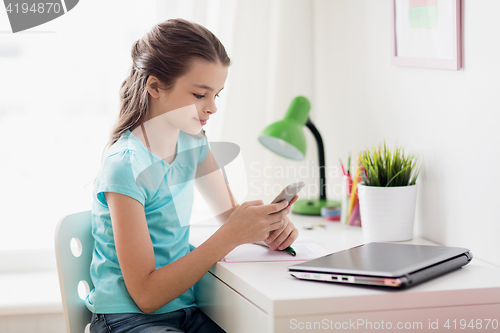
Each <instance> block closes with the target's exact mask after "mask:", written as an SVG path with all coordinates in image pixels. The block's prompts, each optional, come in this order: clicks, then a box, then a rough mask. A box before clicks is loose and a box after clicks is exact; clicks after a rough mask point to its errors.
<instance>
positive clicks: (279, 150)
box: [259, 96, 340, 215]
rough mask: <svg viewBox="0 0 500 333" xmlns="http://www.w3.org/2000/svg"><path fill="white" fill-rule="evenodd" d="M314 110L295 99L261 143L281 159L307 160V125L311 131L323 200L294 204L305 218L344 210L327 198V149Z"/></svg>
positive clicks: (320, 198)
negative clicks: (311, 113) (327, 209)
mask: <svg viewBox="0 0 500 333" xmlns="http://www.w3.org/2000/svg"><path fill="white" fill-rule="evenodd" d="M310 109H311V103H309V100H308V99H307V98H305V97H303V96H298V97H295V98H294V99H293V100H292V103H291V104H290V107H289V108H288V111H287V112H286V115H285V119H283V120H280V121H277V122H275V123H272V124H271V125H269V126H267V127H266V128H265V129H264V130H263V131H262V133H261V134H260V136H259V142H260V143H261V144H262V145H263V146H264V147H266V148H268V149H269V150H271V151H273V152H274V153H276V154H278V155H280V156H283V157H286V158H289V159H292V160H303V159H304V157H305V156H306V149H307V141H306V136H305V135H304V131H303V128H304V125H305V126H307V127H308V128H309V129H310V130H311V132H312V134H313V135H314V138H315V139H316V142H317V144H318V155H319V174H320V179H319V189H320V192H319V193H320V194H319V199H301V200H297V201H296V202H295V204H294V205H293V209H292V212H293V213H295V214H302V215H321V207H324V206H329V207H332V206H337V207H340V202H338V201H332V200H327V199H326V191H325V186H326V177H325V150H324V148H323V140H322V139H321V135H320V134H319V132H318V130H317V129H316V126H314V124H313V123H312V121H311V119H310V118H309V110H310Z"/></svg>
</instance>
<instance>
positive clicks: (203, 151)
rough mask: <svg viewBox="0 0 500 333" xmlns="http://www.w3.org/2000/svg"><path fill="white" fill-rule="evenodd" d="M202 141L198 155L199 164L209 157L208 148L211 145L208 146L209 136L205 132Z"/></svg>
mask: <svg viewBox="0 0 500 333" xmlns="http://www.w3.org/2000/svg"><path fill="white" fill-rule="evenodd" d="M200 141H201V143H200V146H199V148H200V149H199V150H200V153H199V155H198V164H200V163H201V162H202V161H203V160H204V159H205V157H207V154H208V150H209V149H210V147H209V146H208V140H207V136H206V135H205V134H203V137H202V139H201V140H200Z"/></svg>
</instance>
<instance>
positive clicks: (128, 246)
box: [86, 19, 298, 333]
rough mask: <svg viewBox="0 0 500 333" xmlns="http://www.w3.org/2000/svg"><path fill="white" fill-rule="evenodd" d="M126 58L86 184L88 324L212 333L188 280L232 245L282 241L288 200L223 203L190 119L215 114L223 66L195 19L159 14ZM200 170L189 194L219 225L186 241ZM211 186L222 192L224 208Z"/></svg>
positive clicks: (288, 233) (288, 231)
mask: <svg viewBox="0 0 500 333" xmlns="http://www.w3.org/2000/svg"><path fill="white" fill-rule="evenodd" d="M132 59H133V64H132V69H131V72H130V75H129V77H128V78H127V79H126V80H125V81H124V82H123V84H122V88H121V90H120V99H121V105H120V113H119V117H118V120H117V122H116V124H115V126H114V128H113V130H112V132H111V138H110V142H109V143H108V145H107V148H108V149H107V150H106V151H105V155H104V156H103V157H104V158H103V163H102V166H101V169H100V171H99V174H98V177H97V179H96V183H95V185H94V192H93V204H92V233H93V236H94V238H95V249H94V252H93V258H92V264H91V277H92V282H93V284H94V286H95V288H94V289H93V290H92V291H91V292H90V294H89V296H88V297H87V299H86V304H87V307H88V308H89V309H90V310H91V311H92V313H93V314H92V323H91V326H90V331H91V332H92V333H94V332H167V331H169V332H170V331H173V332H223V331H222V329H221V328H220V327H218V326H217V325H216V324H215V323H214V322H213V321H212V320H211V319H210V318H208V317H207V316H206V315H204V314H203V313H202V312H201V311H200V310H199V309H198V308H197V307H196V301H195V297H194V292H193V285H194V284H195V283H196V282H197V281H198V280H199V279H200V278H201V277H202V276H203V275H204V274H205V273H207V271H208V270H209V269H210V268H211V267H212V266H213V265H214V264H215V263H217V261H219V260H220V259H222V258H223V257H224V256H225V255H226V254H228V253H229V252H230V251H232V250H233V249H234V248H235V247H236V246H238V245H240V244H244V243H251V242H257V241H262V240H264V241H266V242H267V243H268V244H269V246H270V248H271V249H273V250H275V249H277V250H282V249H285V248H287V247H288V246H289V245H291V244H292V243H293V241H294V240H295V239H296V238H297V236H298V231H297V229H296V228H295V227H294V226H293V224H292V223H291V222H290V220H289V219H288V216H287V215H288V213H289V210H290V208H289V207H290V205H288V203H287V202H280V203H277V204H270V205H264V204H263V202H262V201H260V200H257V201H251V202H244V203H243V204H241V205H235V204H234V198H233V197H232V195H231V192H230V191H229V188H228V187H227V185H226V184H225V182H224V177H223V175H222V173H221V172H220V170H217V166H216V164H215V163H214V160H213V157H212V154H211V152H210V149H209V146H208V142H207V139H206V137H205V132H204V131H203V130H202V128H201V126H203V125H204V124H205V123H206V122H207V121H208V119H209V117H210V116H211V115H213V114H214V113H215V112H216V111H217V108H216V106H215V98H216V97H217V96H218V93H219V92H220V91H221V90H222V89H223V87H224V82H225V80H226V77H227V72H228V66H229V64H230V60H229V57H228V56H227V54H226V51H225V49H224V46H223V45H222V44H221V42H220V41H219V40H218V39H217V37H215V36H214V35H213V34H212V33H211V32H210V31H208V30H207V29H206V28H204V27H202V26H200V25H198V24H195V23H191V22H188V21H185V20H181V19H175V20H168V21H166V22H163V23H160V24H158V25H156V26H154V27H153V28H152V29H151V30H150V31H149V32H148V33H147V34H146V35H145V36H144V37H143V38H141V39H139V40H138V41H136V42H135V43H134V45H133V47H132ZM207 157H208V158H207ZM202 175H210V177H208V178H207V177H203V178H204V179H205V180H204V182H203V183H204V186H201V188H200V192H201V193H202V194H203V195H204V196H205V198H206V200H207V201H208V203H209V204H210V205H211V207H212V208H215V209H214V210H219V211H224V213H222V214H219V215H218V216H217V218H218V219H219V220H220V221H221V222H223V223H224V224H223V225H222V226H221V227H220V228H219V229H218V231H217V232H216V233H215V234H214V235H213V236H212V237H210V238H209V239H208V240H207V241H205V243H203V244H202V245H200V246H199V247H198V248H195V249H191V248H190V246H189V225H188V224H189V218H190V215H191V206H192V202H193V201H192V194H193V185H192V184H193V182H192V181H191V180H193V179H196V178H197V177H198V178H199V177H200V176H202ZM207 179H208V180H207ZM220 189H225V193H226V195H225V197H226V198H227V196H228V193H229V207H231V208H230V209H227V207H228V202H225V201H224V200H222V199H221V198H223V197H224V196H222V195H221V193H223V191H222V192H221V190H220ZM296 200H297V196H296V197H295V198H294V199H293V200H292V201H291V202H290V204H292V203H293V202H295V201H296ZM226 201H227V200H226ZM224 207H226V208H225V209H224ZM220 209H222V210H220Z"/></svg>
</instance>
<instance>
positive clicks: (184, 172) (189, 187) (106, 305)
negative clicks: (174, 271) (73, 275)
mask: <svg viewBox="0 0 500 333" xmlns="http://www.w3.org/2000/svg"><path fill="white" fill-rule="evenodd" d="M208 149H209V148H208V142H207V139H206V136H205V135H204V134H203V132H200V134H198V135H190V134H187V133H185V132H183V131H180V132H179V137H178V141H177V153H176V157H175V160H174V161H173V162H172V163H171V164H168V163H167V162H165V161H163V160H162V159H160V158H159V157H157V156H156V155H153V154H152V153H151V152H150V151H149V150H147V148H146V147H145V146H144V145H143V144H142V142H141V141H140V140H139V139H138V138H137V137H136V136H135V135H134V134H133V133H132V132H130V130H127V131H126V132H125V133H123V135H122V136H121V137H120V139H118V141H117V142H115V143H114V144H113V145H112V146H111V147H110V148H109V149H108V150H107V151H106V154H105V156H104V159H103V162H102V166H101V169H100V171H99V174H98V177H97V180H96V182H95V185H94V190H93V201H92V234H93V236H94V239H95V247H94V252H93V256H92V263H91V267H90V276H91V278H92V282H93V284H94V289H93V290H91V292H90V294H89V295H88V296H87V299H86V305H87V307H88V308H89V310H90V311H92V312H94V313H141V310H140V309H139V307H138V306H137V305H136V304H135V302H134V300H133V299H132V297H131V296H130V294H129V293H128V291H127V288H126V287H125V283H124V280H123V274H122V272H121V269H120V266H119V264H118V258H117V255H116V249H115V242H114V238H113V228H112V225H111V218H110V214H109V208H108V205H107V203H106V199H105V196H104V192H116V193H121V194H124V195H127V196H130V197H132V198H134V199H135V200H137V201H139V202H140V203H141V204H142V205H143V206H144V211H145V214H146V220H147V223H148V228H149V234H150V236H151V241H152V243H153V248H154V255H155V261H156V268H160V267H163V266H165V265H167V264H169V263H171V262H173V261H175V260H177V259H179V258H181V257H183V256H184V255H186V254H187V253H189V252H190V245H189V219H190V217H191V208H192V204H193V183H194V182H193V181H194V178H195V173H196V167H197V165H198V163H200V162H201V161H202V160H203V159H204V158H205V156H206V155H207V152H208ZM193 305H196V304H195V298H194V291H193V287H191V288H190V289H188V290H187V291H186V292H185V293H183V294H182V295H180V296H179V297H178V298H176V299H174V300H173V301H171V302H169V303H168V304H166V305H165V306H163V307H162V308H160V309H159V310H157V311H156V312H154V313H155V314H158V313H167V312H172V311H176V310H179V309H182V308H185V307H189V306H193Z"/></svg>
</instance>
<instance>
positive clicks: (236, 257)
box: [223, 241, 328, 262]
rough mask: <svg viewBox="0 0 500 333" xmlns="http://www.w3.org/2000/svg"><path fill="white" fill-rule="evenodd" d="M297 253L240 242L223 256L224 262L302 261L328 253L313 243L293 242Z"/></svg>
mask: <svg viewBox="0 0 500 333" xmlns="http://www.w3.org/2000/svg"><path fill="white" fill-rule="evenodd" d="M292 247H293V249H294V250H295V252H296V253H297V255H296V256H292V255H291V254H290V253H289V252H288V251H279V250H274V251H273V250H271V249H270V248H268V247H267V246H263V245H260V244H242V245H240V246H238V247H236V248H235V249H234V250H233V251H231V252H230V253H228V254H227V255H226V257H224V259H223V260H224V261H225V262H272V261H304V260H311V259H315V258H319V257H322V256H325V255H327V254H328V252H327V251H326V250H325V249H323V248H322V247H321V246H319V245H318V244H315V243H303V242H297V241H296V242H295V243H294V244H293V245H292Z"/></svg>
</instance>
